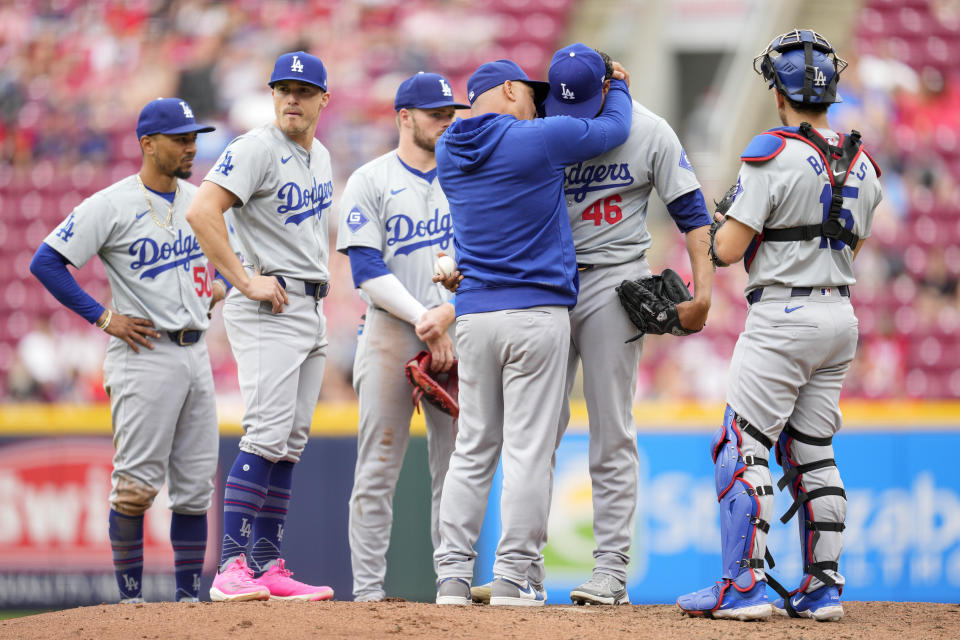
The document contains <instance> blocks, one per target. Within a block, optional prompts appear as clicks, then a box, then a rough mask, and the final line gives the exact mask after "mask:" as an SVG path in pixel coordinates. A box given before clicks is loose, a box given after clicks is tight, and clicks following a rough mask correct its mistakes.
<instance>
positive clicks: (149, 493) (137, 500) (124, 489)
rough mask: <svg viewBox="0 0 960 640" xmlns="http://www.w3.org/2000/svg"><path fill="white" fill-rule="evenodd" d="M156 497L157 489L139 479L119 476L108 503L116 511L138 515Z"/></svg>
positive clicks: (148, 506) (126, 514)
mask: <svg viewBox="0 0 960 640" xmlns="http://www.w3.org/2000/svg"><path fill="white" fill-rule="evenodd" d="M156 497H157V489H154V488H153V487H151V486H150V485H147V484H144V483H142V482H140V481H139V480H134V479H133V478H128V477H126V476H120V477H119V478H118V479H117V485H116V487H115V488H114V490H113V494H112V495H111V500H110V505H111V506H112V507H113V510H114V511H116V512H117V513H121V514H123V515H125V516H139V515H140V514H142V513H143V512H144V511H146V510H147V509H149V508H150V505H152V504H153V499H154V498H156Z"/></svg>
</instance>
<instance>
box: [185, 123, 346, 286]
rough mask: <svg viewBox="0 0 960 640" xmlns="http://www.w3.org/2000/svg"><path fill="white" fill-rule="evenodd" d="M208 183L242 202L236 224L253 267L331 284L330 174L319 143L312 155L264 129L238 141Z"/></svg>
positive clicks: (270, 126) (275, 130) (315, 143)
mask: <svg viewBox="0 0 960 640" xmlns="http://www.w3.org/2000/svg"><path fill="white" fill-rule="evenodd" d="M204 180H209V181H210V182H214V183H216V184H218V185H220V186H221V187H223V188H224V189H227V190H228V191H230V192H231V193H233V194H234V195H235V196H237V199H238V200H239V205H238V206H237V207H235V208H234V215H233V225H234V228H235V229H236V231H237V236H238V237H239V238H240V244H241V246H242V248H243V255H244V259H245V261H246V262H247V263H248V264H251V265H252V266H254V267H256V268H258V269H260V272H261V273H264V274H270V275H282V276H291V277H293V278H300V279H302V280H307V281H309V282H323V281H326V280H328V279H329V271H328V269H327V262H328V258H329V253H328V252H329V244H330V236H329V230H328V217H329V213H330V206H331V204H332V203H333V170H332V168H331V166H330V153H329V152H328V151H327V149H326V147H324V146H323V145H322V144H321V143H320V142H319V141H318V140H314V141H313V143H312V145H311V149H310V151H309V152H308V151H307V150H306V149H304V148H303V147H301V146H300V145H298V144H296V143H295V142H293V141H291V140H290V139H289V138H288V137H287V136H286V135H284V133H283V132H282V131H280V129H279V127H277V126H276V125H275V124H268V125H265V126H263V127H260V128H257V129H254V130H252V131H250V132H249V133H246V134H244V135H242V136H240V137H238V138H236V139H234V140H233V141H232V142H231V143H230V144H229V146H227V148H226V149H225V150H224V151H223V153H222V154H221V155H220V159H219V160H218V162H217V164H216V165H214V167H213V168H212V169H211V170H210V171H209V172H208V173H207V175H206V177H205V178H204Z"/></svg>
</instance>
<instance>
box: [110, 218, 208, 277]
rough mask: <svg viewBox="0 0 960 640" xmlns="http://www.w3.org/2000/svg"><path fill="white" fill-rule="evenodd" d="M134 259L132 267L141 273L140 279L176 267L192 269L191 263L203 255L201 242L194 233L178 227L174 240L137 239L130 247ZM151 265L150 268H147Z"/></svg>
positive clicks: (129, 250) (154, 275)
mask: <svg viewBox="0 0 960 640" xmlns="http://www.w3.org/2000/svg"><path fill="white" fill-rule="evenodd" d="M128 252H129V253H130V255H132V256H134V261H133V262H131V263H130V269H132V270H133V271H134V272H139V273H140V276H139V277H140V279H141V280H143V279H144V278H155V277H156V276H158V275H159V274H161V273H163V272H164V271H167V270H169V269H173V268H176V267H183V269H184V271H189V270H190V263H191V262H192V261H194V260H196V259H197V258H202V257H203V252H202V251H201V250H200V243H199V242H198V241H197V239H196V238H195V237H194V236H193V235H192V234H187V235H186V236H185V235H184V233H183V229H177V239H176V240H174V241H173V242H157V240H155V239H153V238H140V239H138V240H135V241H134V242H133V243H132V244H131V245H130V248H129V249H128ZM146 267H149V268H146Z"/></svg>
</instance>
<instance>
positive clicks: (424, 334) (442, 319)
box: [415, 302, 456, 342]
mask: <svg viewBox="0 0 960 640" xmlns="http://www.w3.org/2000/svg"><path fill="white" fill-rule="evenodd" d="M455 316H456V312H455V311H454V308H453V305H452V304H450V303H449V302H445V303H444V304H441V305H440V306H438V307H434V308H433V309H430V310H428V311H427V312H426V313H424V314H423V316H422V317H421V318H420V321H419V322H418V323H417V324H416V327H415V329H416V332H417V337H418V338H420V339H421V340H423V341H424V342H429V341H430V340H436V339H438V338H439V337H440V336H442V335H443V334H445V333H446V332H447V329H449V328H450V325H451V324H452V323H453V320H454V318H455Z"/></svg>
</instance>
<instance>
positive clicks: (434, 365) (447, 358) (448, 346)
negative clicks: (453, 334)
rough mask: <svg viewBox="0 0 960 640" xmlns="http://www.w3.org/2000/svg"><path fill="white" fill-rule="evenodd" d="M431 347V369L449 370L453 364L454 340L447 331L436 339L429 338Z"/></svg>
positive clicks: (429, 347) (428, 343)
mask: <svg viewBox="0 0 960 640" xmlns="http://www.w3.org/2000/svg"><path fill="white" fill-rule="evenodd" d="M426 343H427V348H428V349H430V371H449V370H450V367H452V366H453V340H451V339H450V336H449V335H448V334H446V333H444V334H441V335H440V337H439V338H437V339H436V340H427V341H426Z"/></svg>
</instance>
